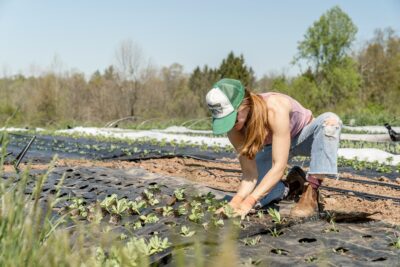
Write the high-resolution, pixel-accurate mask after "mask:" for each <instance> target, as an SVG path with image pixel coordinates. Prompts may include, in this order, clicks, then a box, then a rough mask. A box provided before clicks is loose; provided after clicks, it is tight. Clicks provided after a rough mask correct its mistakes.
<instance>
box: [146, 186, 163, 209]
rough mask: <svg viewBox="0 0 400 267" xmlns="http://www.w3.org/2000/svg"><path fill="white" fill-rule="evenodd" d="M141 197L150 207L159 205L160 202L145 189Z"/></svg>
mask: <svg viewBox="0 0 400 267" xmlns="http://www.w3.org/2000/svg"><path fill="white" fill-rule="evenodd" d="M143 196H144V198H145V199H146V200H147V203H149V205H150V206H155V205H157V204H158V203H160V201H159V200H158V199H156V198H155V197H154V194H153V193H152V192H151V191H149V190H147V189H145V190H144V191H143Z"/></svg>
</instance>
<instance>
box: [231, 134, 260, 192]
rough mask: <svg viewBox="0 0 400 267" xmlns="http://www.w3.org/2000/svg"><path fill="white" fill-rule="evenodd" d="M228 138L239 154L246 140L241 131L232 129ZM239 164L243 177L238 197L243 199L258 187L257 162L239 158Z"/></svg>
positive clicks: (242, 157)
mask: <svg viewBox="0 0 400 267" xmlns="http://www.w3.org/2000/svg"><path fill="white" fill-rule="evenodd" d="M228 138H229V141H230V142H231V143H232V145H233V146H234V148H235V150H236V151H237V152H239V150H240V147H241V146H242V144H243V140H244V137H243V134H242V133H241V132H240V131H236V130H235V129H232V130H231V131H229V132H228ZM239 162H240V166H241V169H242V173H243V175H242V180H241V182H240V185H239V189H238V191H237V193H236V195H237V196H239V197H240V198H242V199H243V198H245V197H247V196H248V195H249V194H250V193H251V192H252V191H253V189H254V187H255V186H256V183H257V177H258V173H257V165H256V161H255V160H250V159H248V158H247V157H244V156H239Z"/></svg>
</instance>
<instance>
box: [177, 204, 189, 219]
mask: <svg viewBox="0 0 400 267" xmlns="http://www.w3.org/2000/svg"><path fill="white" fill-rule="evenodd" d="M176 213H177V214H178V216H182V215H186V214H187V213H188V210H187V205H185V204H182V205H180V206H179V207H178V209H177V211H176Z"/></svg>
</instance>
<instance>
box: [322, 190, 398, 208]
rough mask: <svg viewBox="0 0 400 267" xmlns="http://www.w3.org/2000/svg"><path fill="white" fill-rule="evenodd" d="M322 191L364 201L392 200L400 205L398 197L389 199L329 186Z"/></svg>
mask: <svg viewBox="0 0 400 267" xmlns="http://www.w3.org/2000/svg"><path fill="white" fill-rule="evenodd" d="M320 188H321V189H325V190H328V191H333V192H339V193H343V194H346V195H347V196H355V197H360V198H364V199H375V200H379V199H380V200H382V199H385V200H392V201H394V202H399V204H400V198H397V197H388V196H382V195H374V194H369V193H364V192H359V191H354V190H348V189H341V188H336V187H329V186H324V185H321V186H320Z"/></svg>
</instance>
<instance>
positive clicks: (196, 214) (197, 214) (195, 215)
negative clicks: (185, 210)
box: [189, 209, 204, 223]
mask: <svg viewBox="0 0 400 267" xmlns="http://www.w3.org/2000/svg"><path fill="white" fill-rule="evenodd" d="M203 217H204V213H202V212H201V211H200V210H197V209H192V212H191V214H190V215H189V220H190V221H192V222H195V223H199V222H200V220H201V218H203Z"/></svg>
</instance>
